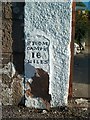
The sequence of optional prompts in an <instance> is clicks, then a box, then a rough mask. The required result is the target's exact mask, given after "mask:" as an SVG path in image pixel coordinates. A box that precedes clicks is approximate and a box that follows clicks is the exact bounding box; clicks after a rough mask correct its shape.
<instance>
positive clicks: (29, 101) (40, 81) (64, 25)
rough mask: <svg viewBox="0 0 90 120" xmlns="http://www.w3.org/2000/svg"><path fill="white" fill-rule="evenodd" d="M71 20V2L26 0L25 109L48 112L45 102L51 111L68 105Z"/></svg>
mask: <svg viewBox="0 0 90 120" xmlns="http://www.w3.org/2000/svg"><path fill="white" fill-rule="evenodd" d="M71 19H72V1H71V0H70V1H68V2H50V1H49V2H48V1H47V2H27V0H26V3H25V19H24V20H25V28H24V30H25V83H26V94H25V95H26V102H25V104H26V106H28V107H35V108H46V107H47V105H45V104H43V103H45V101H47V103H48V104H49V103H51V107H58V106H64V105H67V98H68V88H69V75H70V42H71ZM44 75H45V76H44ZM35 81H36V82H35ZM32 86H33V87H32ZM42 88H43V89H42ZM48 88H49V91H48ZM40 91H41V93H40ZM46 93H47V94H46ZM41 94H43V95H41ZM49 94H50V95H51V99H50V95H49ZM45 95H46V96H45ZM43 101H44V102H43Z"/></svg>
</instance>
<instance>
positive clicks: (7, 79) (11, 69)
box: [0, 2, 24, 105]
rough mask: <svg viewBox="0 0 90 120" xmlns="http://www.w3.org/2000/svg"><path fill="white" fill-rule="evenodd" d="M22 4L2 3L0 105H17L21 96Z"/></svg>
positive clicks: (22, 67) (22, 65)
mask: <svg viewBox="0 0 90 120" xmlns="http://www.w3.org/2000/svg"><path fill="white" fill-rule="evenodd" d="M23 18H24V3H9V2H8V3H6V2H5V3H2V72H1V73H0V74H2V104H4V105H12V104H14V105H18V103H19V102H20V101H21V97H22V96H23V76H24V63H23V62H24V33H23V23H24V21H23ZM0 69H1V68H0Z"/></svg>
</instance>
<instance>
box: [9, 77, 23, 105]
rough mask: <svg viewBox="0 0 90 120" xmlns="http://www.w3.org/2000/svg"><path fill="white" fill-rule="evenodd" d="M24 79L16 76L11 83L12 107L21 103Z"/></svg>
mask: <svg viewBox="0 0 90 120" xmlns="http://www.w3.org/2000/svg"><path fill="white" fill-rule="evenodd" d="M23 80H24V79H23V78H22V77H21V76H20V75H17V76H16V77H15V78H14V79H13V82H12V83H11V89H12V99H13V100H12V103H13V105H18V104H19V103H20V101H21V98H22V97H23V96H24V83H23V82H24V81H23Z"/></svg>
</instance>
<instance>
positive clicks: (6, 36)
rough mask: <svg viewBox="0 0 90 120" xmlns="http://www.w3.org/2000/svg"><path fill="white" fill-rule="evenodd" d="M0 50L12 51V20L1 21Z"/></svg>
mask: <svg viewBox="0 0 90 120" xmlns="http://www.w3.org/2000/svg"><path fill="white" fill-rule="evenodd" d="M2 52H12V20H3V22H2Z"/></svg>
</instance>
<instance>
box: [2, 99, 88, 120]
mask: <svg viewBox="0 0 90 120" xmlns="http://www.w3.org/2000/svg"><path fill="white" fill-rule="evenodd" d="M79 102H80V101H79ZM79 102H77V101H76V100H75V99H71V100H69V103H68V106H67V107H60V108H53V109H50V110H49V111H47V110H40V109H39V110H38V109H30V108H27V107H20V106H19V107H17V106H2V120H27V119H28V120H60V119H61V120H70V119H72V120H89V119H90V117H89V116H90V101H89V100H88V102H86V101H84V102H83V103H79Z"/></svg>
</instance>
